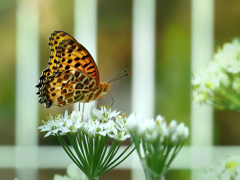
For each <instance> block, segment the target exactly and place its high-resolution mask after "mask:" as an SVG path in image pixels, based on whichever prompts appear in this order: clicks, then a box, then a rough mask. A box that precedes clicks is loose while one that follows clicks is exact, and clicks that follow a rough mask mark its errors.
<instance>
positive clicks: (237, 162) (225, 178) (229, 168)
mask: <svg viewBox="0 0 240 180" xmlns="http://www.w3.org/2000/svg"><path fill="white" fill-rule="evenodd" d="M205 179H212V180H215V179H216V180H238V179H240V156H239V154H233V155H231V156H228V157H225V158H223V159H221V160H220V161H219V162H218V163H216V164H214V165H212V166H211V167H210V168H208V169H207V170H205V171H204V172H203V173H202V174H201V175H200V177H199V180H205Z"/></svg>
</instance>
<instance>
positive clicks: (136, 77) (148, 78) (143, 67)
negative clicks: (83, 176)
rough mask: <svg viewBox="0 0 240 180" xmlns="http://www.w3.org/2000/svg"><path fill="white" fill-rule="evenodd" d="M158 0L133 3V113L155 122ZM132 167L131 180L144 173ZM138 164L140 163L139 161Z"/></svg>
mask: <svg viewBox="0 0 240 180" xmlns="http://www.w3.org/2000/svg"><path fill="white" fill-rule="evenodd" d="M155 8H156V7H155V0H148V1H146V0H133V26H132V29H133V30H132V47H133V51H132V59H133V60H132V75H131V77H132V110H133V111H137V110H141V111H143V112H144V114H145V115H146V117H149V118H153V116H154V110H155V106H154V105H155V101H154V99H155V20H156V18H155V13H156V10H155ZM137 159H138V158H135V160H136V161H135V162H134V163H132V180H139V179H144V177H145V176H144V172H143V170H142V168H141V169H139V168H137V167H136V163H139V162H137ZM138 161H139V159H138Z"/></svg>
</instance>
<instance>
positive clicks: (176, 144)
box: [126, 112, 189, 180]
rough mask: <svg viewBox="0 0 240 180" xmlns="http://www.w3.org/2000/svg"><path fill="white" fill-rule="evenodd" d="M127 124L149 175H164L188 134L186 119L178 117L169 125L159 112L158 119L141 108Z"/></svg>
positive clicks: (153, 179) (151, 179) (150, 178)
mask: <svg viewBox="0 0 240 180" xmlns="http://www.w3.org/2000/svg"><path fill="white" fill-rule="evenodd" d="M126 126H127V129H128V131H129V133H130V135H131V138H132V141H133V143H134V144H135V148H136V150H137V153H138V156H139V158H140V159H141V162H142V166H143V169H144V172H145V175H146V179H147V180H159V179H161V178H163V177H164V174H165V173H166V171H167V169H168V168H169V166H170V164H171V162H172V161H173V159H174V158H175V157H176V155H177V154H178V152H179V151H180V149H181V148H182V146H183V144H184V142H185V141H186V139H187V138H188V135H189V130H188V128H187V127H186V126H185V125H184V123H180V124H179V125H178V124H177V122H176V120H173V121H172V122H171V123H170V124H169V125H167V123H166V121H165V119H164V118H163V117H162V116H160V115H158V116H157V117H156V119H155V120H154V119H146V118H144V116H143V114H142V112H137V113H132V114H131V115H130V116H129V117H128V119H127V123H126ZM140 144H141V146H142V149H143V150H142V151H141V146H140Z"/></svg>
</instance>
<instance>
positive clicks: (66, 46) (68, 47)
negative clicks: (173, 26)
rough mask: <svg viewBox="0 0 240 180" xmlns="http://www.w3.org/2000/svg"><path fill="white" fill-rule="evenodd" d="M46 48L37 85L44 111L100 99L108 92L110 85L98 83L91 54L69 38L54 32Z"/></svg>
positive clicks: (61, 32) (97, 75)
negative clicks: (44, 66)
mask: <svg viewBox="0 0 240 180" xmlns="http://www.w3.org/2000/svg"><path fill="white" fill-rule="evenodd" d="M49 46H50V49H51V55H50V59H49V62H48V67H47V69H45V70H44V71H43V72H42V75H41V77H40V78H39V84H38V85H37V86H36V87H38V92H37V94H38V95H39V102H40V103H41V104H42V103H44V104H45V106H46V107H47V108H49V107H51V106H60V107H62V106H66V105H69V104H72V103H75V102H90V101H93V100H96V99H100V98H102V97H103V95H104V94H106V93H108V91H109V88H110V84H108V83H101V82H100V77H99V72H98V68H97V66H96V64H95V62H94V60H93V58H92V56H91V54H90V53H89V52H88V50H87V49H86V48H85V47H84V46H83V45H81V44H80V43H78V42H77V41H76V40H75V39H74V38H73V37H72V36H70V35H69V34H67V33H66V32H63V31H54V32H53V33H52V34H51V36H50V38H49ZM111 81H112V80H111Z"/></svg>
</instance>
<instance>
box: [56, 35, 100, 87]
mask: <svg viewBox="0 0 240 180" xmlns="http://www.w3.org/2000/svg"><path fill="white" fill-rule="evenodd" d="M57 56H58V62H57V65H56V70H57V71H65V70H69V69H72V70H80V71H82V72H84V73H86V74H89V75H90V76H92V77H93V78H94V79H95V80H96V83H97V86H98V85H99V83H100V82H99V72H98V68H97V65H96V63H95V62H94V60H93V58H92V56H91V54H90V53H89V52H88V50H87V49H86V48H85V47H84V46H83V45H81V44H79V43H78V42H77V41H76V40H73V39H65V40H63V41H62V42H61V43H60V44H59V47H58V50H57Z"/></svg>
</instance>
